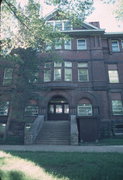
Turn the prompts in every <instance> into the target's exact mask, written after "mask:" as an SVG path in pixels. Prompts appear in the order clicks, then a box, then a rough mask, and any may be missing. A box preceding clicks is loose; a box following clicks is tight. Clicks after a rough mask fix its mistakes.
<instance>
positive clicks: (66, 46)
mask: <svg viewBox="0 0 123 180" xmlns="http://www.w3.org/2000/svg"><path fill="white" fill-rule="evenodd" d="M64 49H68V50H70V49H71V39H66V40H64Z"/></svg>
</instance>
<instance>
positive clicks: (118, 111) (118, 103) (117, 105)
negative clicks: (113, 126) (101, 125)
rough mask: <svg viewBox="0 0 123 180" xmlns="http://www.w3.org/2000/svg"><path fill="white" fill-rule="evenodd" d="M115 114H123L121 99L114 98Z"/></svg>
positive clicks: (113, 108)
mask: <svg viewBox="0 0 123 180" xmlns="http://www.w3.org/2000/svg"><path fill="white" fill-rule="evenodd" d="M112 112H113V115H123V103H122V101H121V100H112Z"/></svg>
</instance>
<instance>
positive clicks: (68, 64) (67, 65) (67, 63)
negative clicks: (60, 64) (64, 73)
mask: <svg viewBox="0 0 123 180" xmlns="http://www.w3.org/2000/svg"><path fill="white" fill-rule="evenodd" d="M64 66H65V67H72V62H67V61H66V62H64Z"/></svg>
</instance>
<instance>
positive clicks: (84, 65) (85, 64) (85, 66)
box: [78, 63, 88, 68]
mask: <svg viewBox="0 0 123 180" xmlns="http://www.w3.org/2000/svg"><path fill="white" fill-rule="evenodd" d="M78 67H82V68H87V67H88V63H78Z"/></svg>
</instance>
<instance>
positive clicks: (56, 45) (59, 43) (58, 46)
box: [55, 39, 62, 49]
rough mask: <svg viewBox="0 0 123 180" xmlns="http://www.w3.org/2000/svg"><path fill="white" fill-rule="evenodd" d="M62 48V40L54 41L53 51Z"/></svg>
mask: <svg viewBox="0 0 123 180" xmlns="http://www.w3.org/2000/svg"><path fill="white" fill-rule="evenodd" d="M61 48H62V39H55V49H61Z"/></svg>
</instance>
